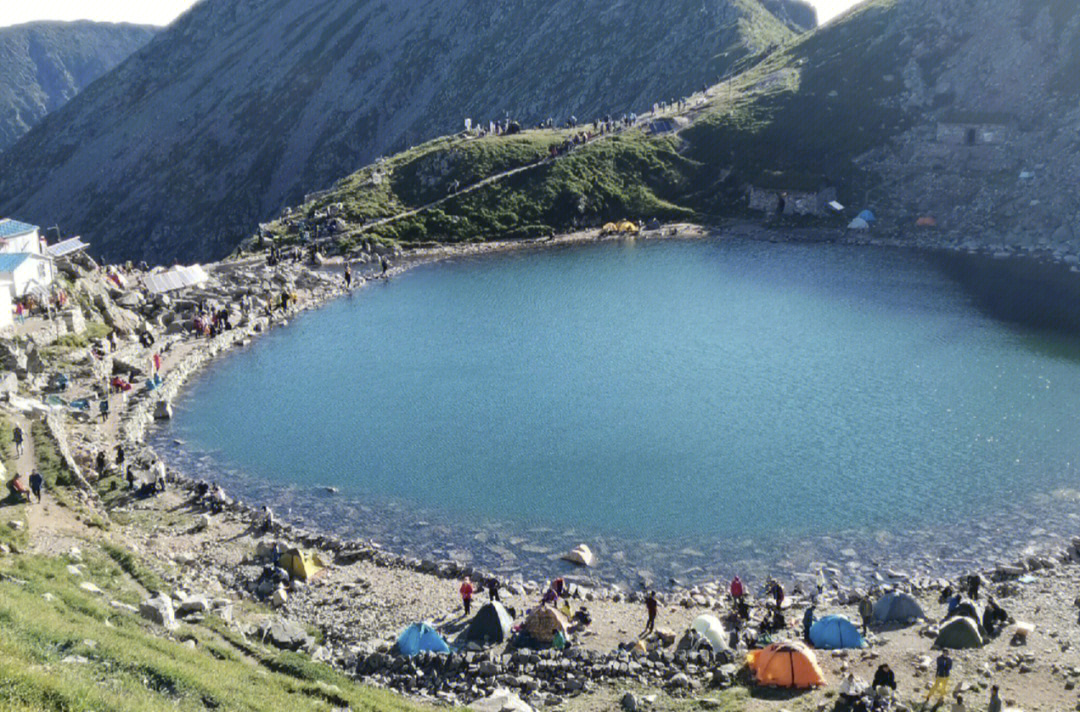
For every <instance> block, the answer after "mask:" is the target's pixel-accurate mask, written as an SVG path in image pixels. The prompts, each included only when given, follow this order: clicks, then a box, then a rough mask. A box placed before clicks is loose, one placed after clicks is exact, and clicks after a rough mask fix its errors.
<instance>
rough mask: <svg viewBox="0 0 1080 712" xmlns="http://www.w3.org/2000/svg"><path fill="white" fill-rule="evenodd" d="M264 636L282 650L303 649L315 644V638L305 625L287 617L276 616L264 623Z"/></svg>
mask: <svg viewBox="0 0 1080 712" xmlns="http://www.w3.org/2000/svg"><path fill="white" fill-rule="evenodd" d="M262 637H263V639H264V640H265V641H266V642H268V643H270V644H271V645H273V646H275V647H278V648H281V649H282V650H302V649H305V648H311V647H313V646H314V645H315V639H314V638H313V637H311V635H309V634H308V632H307V629H306V628H304V626H302V625H300V624H299V623H297V622H296V621H291V620H289V619H287V618H274V619H273V620H271V621H269V622H268V623H266V624H264V626H263V629H262Z"/></svg>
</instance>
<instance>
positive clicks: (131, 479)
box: [126, 465, 135, 490]
mask: <svg viewBox="0 0 1080 712" xmlns="http://www.w3.org/2000/svg"><path fill="white" fill-rule="evenodd" d="M126 479H127V485H128V489H129V490H133V489H135V473H134V472H133V471H132V469H131V465H128V467H127V477H126Z"/></svg>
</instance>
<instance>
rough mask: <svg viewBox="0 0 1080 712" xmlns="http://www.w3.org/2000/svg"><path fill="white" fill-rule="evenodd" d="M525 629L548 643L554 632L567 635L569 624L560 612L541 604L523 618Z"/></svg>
mask: <svg viewBox="0 0 1080 712" xmlns="http://www.w3.org/2000/svg"><path fill="white" fill-rule="evenodd" d="M525 631H526V632H527V633H528V634H529V635H531V636H532V637H534V638H536V639H537V640H539V641H540V642H541V643H550V642H551V641H553V640H554V639H555V634H556V633H562V634H563V637H564V638H566V637H567V636H569V635H570V626H569V624H568V623H567V620H566V616H564V615H563V614H562V613H561V612H559V611H558V610H556V609H554V608H548V607H547V606H543V605H542V606H540V607H539V608H537V609H536V610H535V611H533V612H532V613H531V614H530V615H529V617H528V618H526V619H525Z"/></svg>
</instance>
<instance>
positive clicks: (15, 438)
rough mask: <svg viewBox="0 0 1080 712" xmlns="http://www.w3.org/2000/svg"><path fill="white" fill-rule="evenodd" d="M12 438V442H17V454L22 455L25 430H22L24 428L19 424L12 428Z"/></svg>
mask: <svg viewBox="0 0 1080 712" xmlns="http://www.w3.org/2000/svg"><path fill="white" fill-rule="evenodd" d="M11 440H12V442H14V443H15V455H16V456H17V457H22V454H23V432H22V428H20V427H19V426H18V425H16V426H15V427H14V428H13V429H12V430H11Z"/></svg>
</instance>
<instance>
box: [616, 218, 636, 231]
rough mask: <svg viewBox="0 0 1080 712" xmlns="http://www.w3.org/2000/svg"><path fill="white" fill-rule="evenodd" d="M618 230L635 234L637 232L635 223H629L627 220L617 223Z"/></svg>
mask: <svg viewBox="0 0 1080 712" xmlns="http://www.w3.org/2000/svg"><path fill="white" fill-rule="evenodd" d="M618 229H619V232H631V233H636V232H637V231H638V226H637V225H636V224H635V223H632V222H630V221H629V220H623V221H622V222H621V223H619V225H618Z"/></svg>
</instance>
